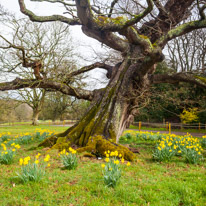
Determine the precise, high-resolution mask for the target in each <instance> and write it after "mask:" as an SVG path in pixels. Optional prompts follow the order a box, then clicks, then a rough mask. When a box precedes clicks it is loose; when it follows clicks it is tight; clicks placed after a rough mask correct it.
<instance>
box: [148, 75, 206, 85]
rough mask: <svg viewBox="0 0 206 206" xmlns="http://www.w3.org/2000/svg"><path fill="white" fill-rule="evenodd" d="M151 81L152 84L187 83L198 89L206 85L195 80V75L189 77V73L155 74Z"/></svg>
mask: <svg viewBox="0 0 206 206" xmlns="http://www.w3.org/2000/svg"><path fill="white" fill-rule="evenodd" d="M150 81H151V83H152V84H159V83H169V84H176V83H179V82H186V83H189V84H194V85H197V86H198V87H201V88H205V89H206V84H204V83H202V82H200V81H198V80H196V79H195V77H194V75H189V74H187V73H176V74H171V75H170V74H155V75H151V76H150Z"/></svg>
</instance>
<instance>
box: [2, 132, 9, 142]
mask: <svg viewBox="0 0 206 206" xmlns="http://www.w3.org/2000/svg"><path fill="white" fill-rule="evenodd" d="M10 135H11V133H10V132H3V133H0V142H4V143H5V142H6V141H9V140H10V138H11V137H10Z"/></svg>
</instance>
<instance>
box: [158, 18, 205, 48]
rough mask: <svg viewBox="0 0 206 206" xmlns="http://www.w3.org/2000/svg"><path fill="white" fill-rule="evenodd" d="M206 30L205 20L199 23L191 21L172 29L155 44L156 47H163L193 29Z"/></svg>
mask: <svg viewBox="0 0 206 206" xmlns="http://www.w3.org/2000/svg"><path fill="white" fill-rule="evenodd" d="M201 28H206V19H203V20H199V21H191V22H188V23H185V24H182V25H180V26H178V27H176V28H174V29H171V30H170V31H169V32H168V33H167V34H166V35H164V36H162V37H161V38H160V40H159V41H158V42H157V45H159V46H160V47H164V46H165V44H166V43H167V42H168V41H170V40H171V39H174V38H176V37H178V36H182V35H184V34H186V33H189V32H191V31H193V30H195V29H201Z"/></svg>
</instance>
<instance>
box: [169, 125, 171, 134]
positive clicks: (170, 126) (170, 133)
mask: <svg viewBox="0 0 206 206" xmlns="http://www.w3.org/2000/svg"><path fill="white" fill-rule="evenodd" d="M169 134H171V123H169Z"/></svg>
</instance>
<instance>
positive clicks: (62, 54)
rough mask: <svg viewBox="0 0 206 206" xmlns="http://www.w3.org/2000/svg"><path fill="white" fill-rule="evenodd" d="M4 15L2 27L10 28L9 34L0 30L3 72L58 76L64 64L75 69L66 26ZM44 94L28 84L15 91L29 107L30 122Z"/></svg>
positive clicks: (34, 122)
mask: <svg viewBox="0 0 206 206" xmlns="http://www.w3.org/2000/svg"><path fill="white" fill-rule="evenodd" d="M6 17H7V18H4V22H3V23H4V24H3V25H4V27H5V30H6V31H8V30H9V31H10V32H9V36H10V37H8V36H6V37H5V34H2V33H4V31H2V32H1V34H0V39H1V45H2V46H0V48H1V50H0V59H1V63H0V71H1V72H2V73H3V74H4V75H5V76H7V77H11V74H12V75H14V76H18V77H22V78H25V79H32V78H36V79H39V80H41V79H42V78H45V77H47V78H52V79H55V78H57V79H59V78H61V76H62V75H64V70H66V67H70V70H73V69H75V66H74V60H73V56H74V52H73V47H72V41H71V38H70V36H69V35H70V34H69V30H68V27H67V26H64V25H63V24H61V23H53V24H50V25H44V24H38V23H33V22H30V21H29V20H28V19H26V18H21V19H17V18H16V17H15V16H13V15H12V14H7V15H6ZM48 31H49V32H48ZM65 41H67V43H65ZM63 66H64V67H65V68H63ZM78 84H80V81H79V83H78ZM45 94H46V90H45V89H38V88H32V89H29V90H28V89H21V90H19V91H18V94H17V95H15V98H18V100H19V101H21V102H23V103H26V104H28V105H29V106H30V107H31V108H32V109H33V116H32V124H33V125H37V123H38V116H39V113H40V112H41V108H42V106H43V103H44V98H45Z"/></svg>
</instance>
